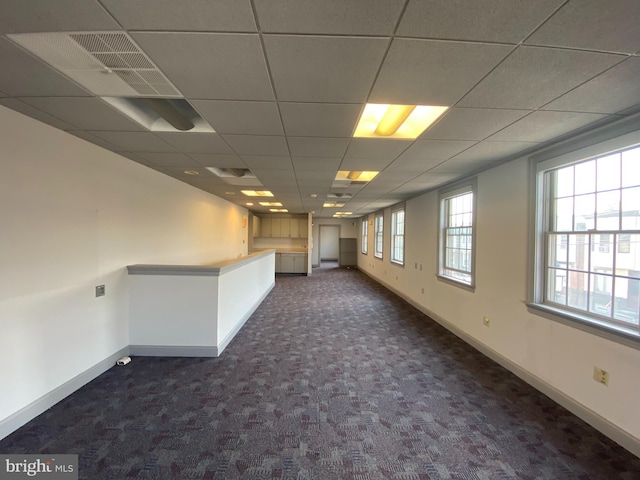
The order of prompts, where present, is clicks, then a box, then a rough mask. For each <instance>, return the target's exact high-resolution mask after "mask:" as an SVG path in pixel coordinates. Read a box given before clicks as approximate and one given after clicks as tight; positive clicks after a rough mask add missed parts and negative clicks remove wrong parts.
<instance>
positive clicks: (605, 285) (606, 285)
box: [589, 274, 613, 317]
mask: <svg viewBox="0 0 640 480" xmlns="http://www.w3.org/2000/svg"><path fill="white" fill-rule="evenodd" d="M612 287H613V278H612V277H611V276H610V275H598V274H591V285H590V287H589V291H590V292H589V311H590V312H593V313H597V314H598V315H604V316H605V317H610V316H611V297H612V295H611V292H612Z"/></svg>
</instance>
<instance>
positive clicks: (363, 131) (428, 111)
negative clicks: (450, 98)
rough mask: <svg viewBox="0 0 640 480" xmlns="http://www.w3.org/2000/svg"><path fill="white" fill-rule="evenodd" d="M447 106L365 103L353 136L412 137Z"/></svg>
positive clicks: (423, 129)
mask: <svg viewBox="0 0 640 480" xmlns="http://www.w3.org/2000/svg"><path fill="white" fill-rule="evenodd" d="M448 108H449V107H437V106H428V105H389V104H380V103H367V105H366V107H365V108H364V111H363V112H362V115H361V116H360V120H359V121H358V125H357V126H356V131H355V133H354V134H353V136H354V137H359V138H401V139H402V138H403V139H414V138H417V137H418V136H419V135H420V134H421V133H422V132H424V131H425V130H426V129H427V127H429V125H431V124H432V123H433V122H435V121H436V120H437V119H438V118H439V117H440V116H441V115H442V114H443V113H444V112H445V111H446V110H447V109H448Z"/></svg>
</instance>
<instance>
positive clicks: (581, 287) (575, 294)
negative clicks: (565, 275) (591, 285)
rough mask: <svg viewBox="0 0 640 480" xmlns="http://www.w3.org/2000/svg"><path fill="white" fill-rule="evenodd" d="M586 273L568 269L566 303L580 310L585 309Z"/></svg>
mask: <svg viewBox="0 0 640 480" xmlns="http://www.w3.org/2000/svg"><path fill="white" fill-rule="evenodd" d="M588 275H589V274H588V273H582V272H572V271H569V284H568V287H567V305H569V306H570V307H573V308H577V309H580V310H586V309H587V286H588V283H587V281H588V277H587V276H588Z"/></svg>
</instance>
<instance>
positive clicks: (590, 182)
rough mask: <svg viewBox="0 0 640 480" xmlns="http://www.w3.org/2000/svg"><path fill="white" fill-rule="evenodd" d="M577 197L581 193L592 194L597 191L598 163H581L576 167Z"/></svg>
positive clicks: (593, 161)
mask: <svg viewBox="0 0 640 480" xmlns="http://www.w3.org/2000/svg"><path fill="white" fill-rule="evenodd" d="M575 172H576V174H575V175H576V180H575V184H576V186H575V189H576V192H575V193H576V195H579V194H581V193H591V192H595V191H596V161H595V160H590V161H588V162H583V163H579V164H578V165H576V166H575Z"/></svg>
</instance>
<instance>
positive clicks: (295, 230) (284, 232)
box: [253, 216, 309, 238]
mask: <svg viewBox="0 0 640 480" xmlns="http://www.w3.org/2000/svg"><path fill="white" fill-rule="evenodd" d="M253 226H254V228H253V236H254V237H274V238H308V228H309V224H308V218H307V217H304V218H300V217H292V218H284V217H276V216H271V217H269V216H264V217H258V216H255V217H254V221H253Z"/></svg>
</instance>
